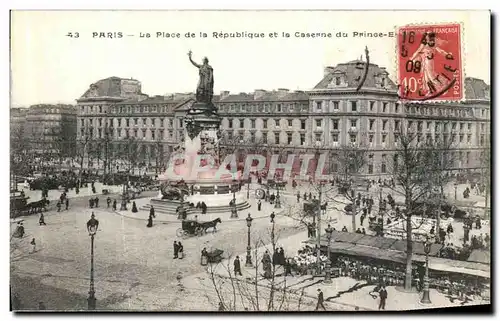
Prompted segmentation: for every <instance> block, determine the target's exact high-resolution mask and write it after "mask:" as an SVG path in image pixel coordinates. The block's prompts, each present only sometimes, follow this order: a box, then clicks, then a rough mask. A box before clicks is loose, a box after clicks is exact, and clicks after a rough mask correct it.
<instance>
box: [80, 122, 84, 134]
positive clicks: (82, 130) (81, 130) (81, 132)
mask: <svg viewBox="0 0 500 321" xmlns="http://www.w3.org/2000/svg"><path fill="white" fill-rule="evenodd" d="M82 120H83V119H82ZM80 136H81V137H83V136H85V131H84V129H83V128H80Z"/></svg>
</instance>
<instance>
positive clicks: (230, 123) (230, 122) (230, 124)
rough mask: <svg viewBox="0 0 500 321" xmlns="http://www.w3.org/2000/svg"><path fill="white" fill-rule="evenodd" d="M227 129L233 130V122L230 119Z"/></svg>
mask: <svg viewBox="0 0 500 321" xmlns="http://www.w3.org/2000/svg"><path fill="white" fill-rule="evenodd" d="M227 128H229V129H232V128H233V120H232V119H231V118H229V119H228V120H227Z"/></svg>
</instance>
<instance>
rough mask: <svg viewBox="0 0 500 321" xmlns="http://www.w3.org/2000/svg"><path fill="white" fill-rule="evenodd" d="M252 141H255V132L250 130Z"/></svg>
mask: <svg viewBox="0 0 500 321" xmlns="http://www.w3.org/2000/svg"><path fill="white" fill-rule="evenodd" d="M250 143H255V133H254V132H250Z"/></svg>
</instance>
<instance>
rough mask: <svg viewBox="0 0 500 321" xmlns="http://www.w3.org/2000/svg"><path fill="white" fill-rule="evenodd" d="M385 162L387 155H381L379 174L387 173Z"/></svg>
mask: <svg viewBox="0 0 500 321" xmlns="http://www.w3.org/2000/svg"><path fill="white" fill-rule="evenodd" d="M386 160H387V155H386V154H382V165H381V167H380V172H381V173H385V172H386V171H387V168H386Z"/></svg>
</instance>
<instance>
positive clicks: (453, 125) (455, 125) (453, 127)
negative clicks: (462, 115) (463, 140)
mask: <svg viewBox="0 0 500 321" xmlns="http://www.w3.org/2000/svg"><path fill="white" fill-rule="evenodd" d="M451 128H452V129H453V130H455V129H457V123H455V122H454V123H453V124H452V125H451Z"/></svg>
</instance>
